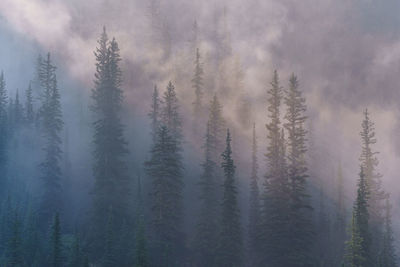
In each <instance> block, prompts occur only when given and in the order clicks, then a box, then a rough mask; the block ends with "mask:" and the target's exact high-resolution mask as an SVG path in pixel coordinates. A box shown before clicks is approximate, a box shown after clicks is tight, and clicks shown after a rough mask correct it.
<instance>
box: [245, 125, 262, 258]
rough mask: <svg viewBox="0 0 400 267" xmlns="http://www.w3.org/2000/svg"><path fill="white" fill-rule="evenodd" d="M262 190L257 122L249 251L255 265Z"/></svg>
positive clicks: (251, 190)
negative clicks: (258, 157) (259, 172)
mask: <svg viewBox="0 0 400 267" xmlns="http://www.w3.org/2000/svg"><path fill="white" fill-rule="evenodd" d="M260 212H261V209H260V190H259V188H258V160H257V137H256V124H255V123H254V125H253V142H252V154H251V177H250V203H249V226H248V228H249V251H250V259H249V260H250V261H251V262H253V264H254V265H256V264H257V262H258V257H257V254H256V252H257V243H258V242H257V240H258V234H259V226H260Z"/></svg>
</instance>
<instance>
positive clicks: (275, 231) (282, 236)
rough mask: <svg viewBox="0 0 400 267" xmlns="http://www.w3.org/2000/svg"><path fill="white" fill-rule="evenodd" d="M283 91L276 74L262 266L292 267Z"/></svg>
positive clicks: (270, 99) (272, 91)
mask: <svg viewBox="0 0 400 267" xmlns="http://www.w3.org/2000/svg"><path fill="white" fill-rule="evenodd" d="M281 101H282V87H281V86H280V85H279V77H278V72H277V71H276V70H275V71H274V75H273V79H272V82H271V88H270V89H269V90H268V111H269V115H268V116H269V118H270V122H269V123H268V124H267V125H266V127H267V138H268V141H269V143H268V147H267V153H266V158H267V162H268V173H267V174H266V176H265V183H264V185H265V190H264V194H265V195H264V200H263V215H262V222H261V229H260V231H261V232H260V238H261V240H260V241H261V244H260V249H261V250H262V251H261V252H260V255H262V256H263V259H262V262H261V266H264V265H267V264H270V265H272V266H276V267H285V266H290V265H289V264H288V261H289V259H290V258H287V257H282V255H288V253H289V247H290V245H291V240H289V239H290V238H289V233H288V227H289V222H288V220H289V217H288V216H289V203H290V202H291V201H290V194H289V193H290V191H289V180H288V176H287V173H286V166H285V165H286V164H285V149H284V138H283V137H284V136H283V134H282V133H283V129H281V126H280V104H281Z"/></svg>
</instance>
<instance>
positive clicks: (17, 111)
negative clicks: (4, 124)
mask: <svg viewBox="0 0 400 267" xmlns="http://www.w3.org/2000/svg"><path fill="white" fill-rule="evenodd" d="M13 113H14V116H13V118H14V125H15V127H19V126H20V125H21V124H22V122H23V120H24V114H23V113H24V111H23V107H22V104H21V103H20V101H19V92H18V89H17V93H16V94H15V102H14V112H13Z"/></svg>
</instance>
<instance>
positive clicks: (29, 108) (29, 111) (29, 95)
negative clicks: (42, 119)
mask: <svg viewBox="0 0 400 267" xmlns="http://www.w3.org/2000/svg"><path fill="white" fill-rule="evenodd" d="M25 95H26V103H25V112H26V114H25V118H26V122H27V123H28V124H31V123H33V121H34V119H35V114H34V111H33V91H32V83H29V86H28V89H26V91H25Z"/></svg>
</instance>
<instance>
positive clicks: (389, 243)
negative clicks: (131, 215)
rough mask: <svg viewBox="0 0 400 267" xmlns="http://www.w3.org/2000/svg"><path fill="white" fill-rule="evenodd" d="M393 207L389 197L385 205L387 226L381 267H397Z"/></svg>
mask: <svg viewBox="0 0 400 267" xmlns="http://www.w3.org/2000/svg"><path fill="white" fill-rule="evenodd" d="M391 210H392V206H391V205H390V201H389V196H387V198H386V205H385V224H384V231H383V245H382V249H381V253H380V261H379V266H380V267H395V266H397V255H396V249H395V247H394V237H393V229H392V212H391Z"/></svg>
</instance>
